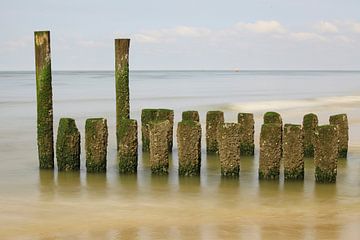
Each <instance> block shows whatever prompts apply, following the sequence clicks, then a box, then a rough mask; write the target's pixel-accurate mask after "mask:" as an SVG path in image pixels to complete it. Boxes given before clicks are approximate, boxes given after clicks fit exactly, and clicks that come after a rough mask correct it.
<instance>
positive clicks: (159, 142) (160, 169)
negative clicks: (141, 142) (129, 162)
mask: <svg viewBox="0 0 360 240" xmlns="http://www.w3.org/2000/svg"><path fill="white" fill-rule="evenodd" d="M169 128H170V122H169V120H165V121H154V122H150V124H149V130H150V133H149V134H150V165H151V172H152V173H153V174H158V175H164V174H168V169H169V149H168V132H169Z"/></svg>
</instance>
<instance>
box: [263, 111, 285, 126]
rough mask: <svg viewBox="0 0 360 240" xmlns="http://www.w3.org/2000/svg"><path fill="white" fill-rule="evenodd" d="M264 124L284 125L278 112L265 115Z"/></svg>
mask: <svg viewBox="0 0 360 240" xmlns="http://www.w3.org/2000/svg"><path fill="white" fill-rule="evenodd" d="M264 123H265V124H266V123H279V124H281V125H282V118H281V116H280V114H279V113H277V112H266V113H265V114H264Z"/></svg>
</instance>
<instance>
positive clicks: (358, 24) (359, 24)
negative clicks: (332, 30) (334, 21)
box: [350, 22, 360, 33]
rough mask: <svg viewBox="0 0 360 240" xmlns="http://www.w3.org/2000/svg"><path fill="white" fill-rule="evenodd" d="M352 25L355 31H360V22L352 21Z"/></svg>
mask: <svg viewBox="0 0 360 240" xmlns="http://www.w3.org/2000/svg"><path fill="white" fill-rule="evenodd" d="M350 27H351V30H352V31H353V32H356V33H360V22H352V23H350Z"/></svg>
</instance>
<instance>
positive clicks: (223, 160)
mask: <svg viewBox="0 0 360 240" xmlns="http://www.w3.org/2000/svg"><path fill="white" fill-rule="evenodd" d="M217 135H218V136H217V140H218V144H219V158H220V167H221V175H222V176H239V171H240V124H238V123H223V124H220V125H219V127H218V133H217Z"/></svg>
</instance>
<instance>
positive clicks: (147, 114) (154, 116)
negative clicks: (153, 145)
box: [141, 109, 174, 151]
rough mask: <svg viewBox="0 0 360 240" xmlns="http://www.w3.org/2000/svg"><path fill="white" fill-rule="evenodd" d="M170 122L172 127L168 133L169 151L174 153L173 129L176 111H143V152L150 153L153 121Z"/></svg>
mask: <svg viewBox="0 0 360 240" xmlns="http://www.w3.org/2000/svg"><path fill="white" fill-rule="evenodd" d="M165 120H168V121H169V124H170V127H169V129H168V133H167V141H168V150H169V151H172V146H173V128H174V110H171V109H143V110H142V111H141V139H142V150H143V151H149V149H150V148H149V146H150V134H149V133H150V129H149V124H150V123H151V122H153V121H165Z"/></svg>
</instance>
